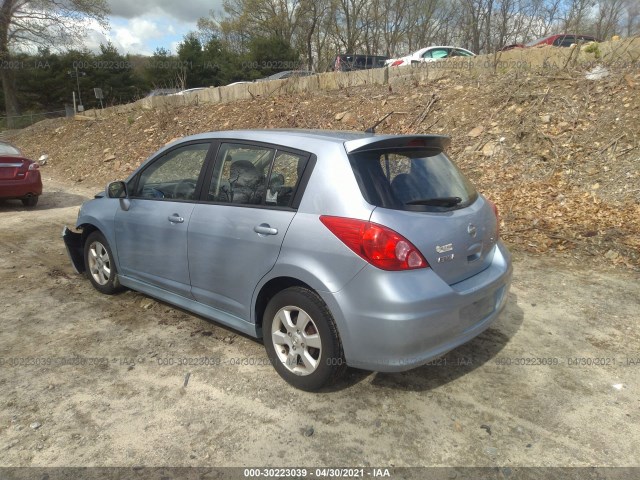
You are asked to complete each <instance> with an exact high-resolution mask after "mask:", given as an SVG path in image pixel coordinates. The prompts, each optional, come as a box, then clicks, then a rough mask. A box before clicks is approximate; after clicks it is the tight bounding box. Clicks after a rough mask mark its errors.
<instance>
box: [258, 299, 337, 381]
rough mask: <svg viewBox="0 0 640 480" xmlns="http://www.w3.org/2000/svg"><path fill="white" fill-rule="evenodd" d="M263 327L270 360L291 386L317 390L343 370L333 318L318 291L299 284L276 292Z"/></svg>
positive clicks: (267, 309)
mask: <svg viewBox="0 0 640 480" xmlns="http://www.w3.org/2000/svg"><path fill="white" fill-rule="evenodd" d="M262 327H263V332H264V346H265V349H266V351H267V355H268V356H269V359H270V360H271V363H272V364H273V366H274V367H275V369H276V371H277V372H278V374H280V376H281V377H282V378H283V379H285V380H286V381H287V382H288V383H290V384H291V385H293V386H294V387H296V388H299V389H301V390H306V391H314V390H318V389H320V388H322V387H323V386H325V385H328V384H330V383H333V382H334V381H336V380H337V379H338V378H339V377H340V376H341V375H342V373H343V372H344V370H345V369H346V363H345V359H344V353H343V351H342V344H341V342H340V336H339V335H338V330H337V328H336V324H335V321H334V319H333V316H332V315H331V312H330V311H329V309H328V308H327V306H326V305H325V303H324V302H323V301H322V299H321V298H320V297H319V296H318V294H317V293H315V292H313V291H311V290H308V289H306V288H302V287H291V288H287V289H286V290H283V291H281V292H279V293H277V294H276V295H275V296H274V297H273V298H272V299H271V301H270V302H269V304H268V305H267V308H266V310H265V313H264V317H263V322H262Z"/></svg>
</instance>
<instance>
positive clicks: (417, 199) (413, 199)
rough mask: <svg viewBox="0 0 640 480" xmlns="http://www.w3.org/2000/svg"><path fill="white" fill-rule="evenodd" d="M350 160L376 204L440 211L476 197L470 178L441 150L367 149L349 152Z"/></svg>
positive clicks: (369, 199)
mask: <svg viewBox="0 0 640 480" xmlns="http://www.w3.org/2000/svg"><path fill="white" fill-rule="evenodd" d="M349 161H350V163H351V167H352V169H353V172H354V174H355V176H356V180H357V182H358V186H359V187H360V191H361V193H362V195H363V197H364V198H365V200H366V201H367V202H369V203H370V204H372V205H375V206H377V207H383V208H392V209H397V210H409V211H430V212H442V211H449V210H455V209H458V208H464V207H466V206H468V205H470V204H472V203H473V202H474V201H475V200H476V199H477V198H478V193H477V192H476V190H475V188H474V187H473V185H472V184H471V182H469V180H468V179H467V178H466V177H465V176H464V175H463V174H462V172H461V171H460V170H459V169H458V168H457V167H456V165H455V164H454V163H453V162H452V161H451V160H450V159H449V158H448V157H447V155H446V154H445V153H444V152H442V151H440V150H434V149H391V150H370V151H365V152H358V153H355V154H351V155H350V156H349Z"/></svg>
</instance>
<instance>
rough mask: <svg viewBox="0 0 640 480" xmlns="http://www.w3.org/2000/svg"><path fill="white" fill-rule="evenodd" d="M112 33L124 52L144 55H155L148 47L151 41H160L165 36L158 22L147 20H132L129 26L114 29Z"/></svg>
mask: <svg viewBox="0 0 640 480" xmlns="http://www.w3.org/2000/svg"><path fill="white" fill-rule="evenodd" d="M112 32H113V35H112V36H113V38H115V40H116V41H117V42H118V43H119V44H120V45H122V49H123V50H124V52H131V53H140V54H143V55H151V53H153V52H152V51H150V49H149V47H148V46H147V45H148V42H149V41H153V40H158V39H160V38H162V37H163V36H164V35H165V34H164V32H161V31H160V28H159V27H158V23H157V22H154V21H151V20H147V19H145V18H132V19H131V20H129V22H127V25H125V26H118V27H114V28H113V29H112ZM114 43H115V42H114Z"/></svg>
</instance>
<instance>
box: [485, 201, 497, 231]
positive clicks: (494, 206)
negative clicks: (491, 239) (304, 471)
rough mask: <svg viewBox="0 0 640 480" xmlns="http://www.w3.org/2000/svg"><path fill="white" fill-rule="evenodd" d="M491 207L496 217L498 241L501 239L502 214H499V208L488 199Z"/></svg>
mask: <svg viewBox="0 0 640 480" xmlns="http://www.w3.org/2000/svg"><path fill="white" fill-rule="evenodd" d="M487 202H488V203H489V205H491V208H492V210H493V213H494V215H495V216H496V240H497V239H499V238H500V214H499V213H498V207H497V206H496V204H495V203H493V202H492V201H491V200H488V199H487Z"/></svg>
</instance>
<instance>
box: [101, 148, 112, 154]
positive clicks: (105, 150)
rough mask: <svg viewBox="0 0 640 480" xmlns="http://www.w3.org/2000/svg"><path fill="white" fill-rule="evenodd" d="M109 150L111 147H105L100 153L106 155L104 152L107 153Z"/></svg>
mask: <svg viewBox="0 0 640 480" xmlns="http://www.w3.org/2000/svg"><path fill="white" fill-rule="evenodd" d="M110 151H111V149H110V148H105V149H104V150H103V151H102V153H103V154H105V155H106V154H107V153H109V152H110Z"/></svg>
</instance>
